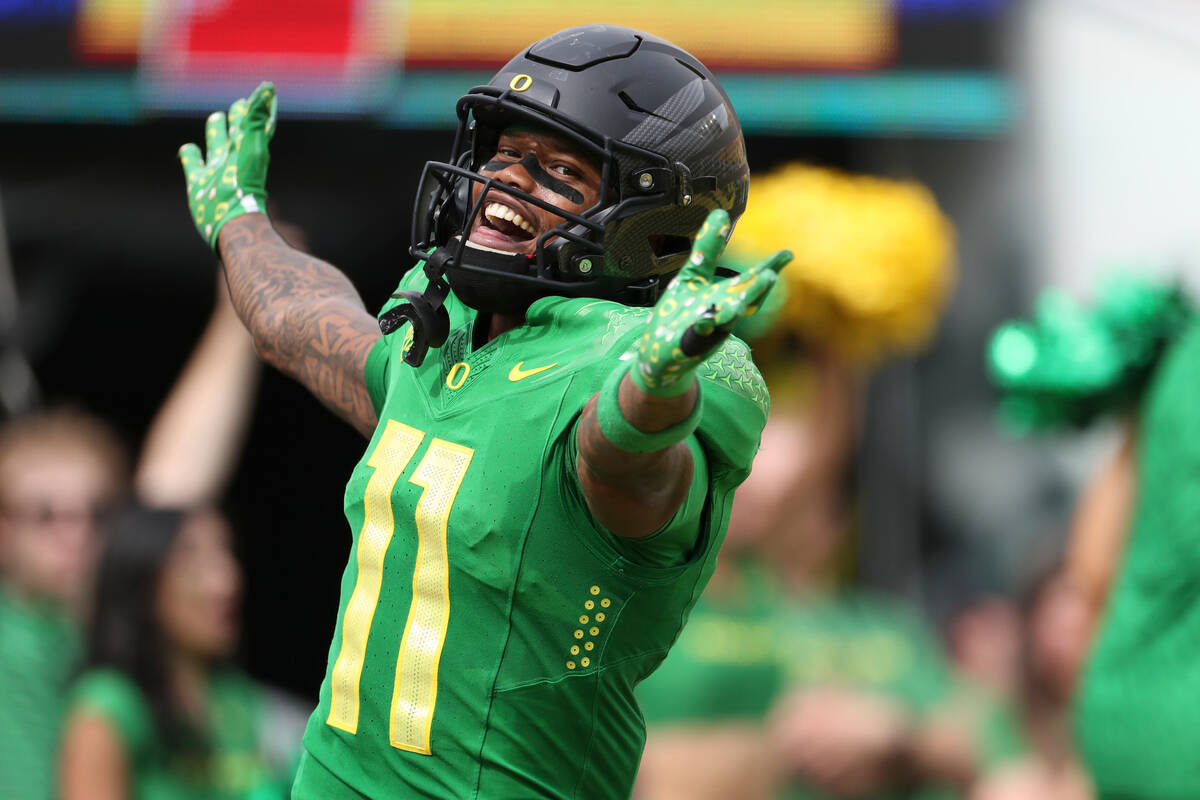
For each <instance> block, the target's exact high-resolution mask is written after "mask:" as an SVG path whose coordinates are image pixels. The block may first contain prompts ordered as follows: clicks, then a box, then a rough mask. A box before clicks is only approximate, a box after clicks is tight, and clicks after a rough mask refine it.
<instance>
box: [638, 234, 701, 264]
mask: <svg viewBox="0 0 1200 800" xmlns="http://www.w3.org/2000/svg"><path fill="white" fill-rule="evenodd" d="M646 241H647V242H649V243H650V252H652V253H654V255H655V257H656V258H658V259H659V260H662V259H665V258H671V257H673V256H686V255H687V254H688V253H689V252H691V249H692V240H691V239H689V238H688V237H686V236H672V235H670V234H654V235H653V236H647V237H646Z"/></svg>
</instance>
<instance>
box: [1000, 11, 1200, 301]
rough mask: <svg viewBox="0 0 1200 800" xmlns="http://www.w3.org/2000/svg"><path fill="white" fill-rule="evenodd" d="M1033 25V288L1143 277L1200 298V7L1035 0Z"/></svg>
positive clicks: (1026, 144) (1025, 32) (1027, 24)
mask: <svg viewBox="0 0 1200 800" xmlns="http://www.w3.org/2000/svg"><path fill="white" fill-rule="evenodd" d="M1023 22H1024V24H1023V25H1021V26H1018V28H1019V31H1020V33H1019V38H1018V41H1017V45H1018V51H1019V52H1018V62H1017V63H1018V65H1019V66H1020V69H1021V70H1022V71H1024V72H1025V80H1026V83H1027V87H1028V102H1029V105H1028V109H1027V110H1028V119H1027V120H1026V123H1025V126H1024V128H1023V135H1022V137H1021V138H1022V141H1023V147H1022V150H1021V152H1022V153H1024V157H1023V158H1022V159H1021V162H1020V163H1022V164H1023V165H1024V168H1027V169H1029V170H1031V174H1030V175H1029V179H1028V181H1027V182H1025V185H1026V186H1028V187H1029V190H1030V191H1031V192H1032V193H1033V197H1031V198H1029V200H1030V203H1029V204H1028V206H1027V208H1028V210H1029V211H1028V215H1027V220H1026V221H1027V223H1028V224H1029V226H1030V233H1031V234H1032V236H1031V238H1030V242H1029V244H1030V245H1031V253H1030V255H1031V256H1032V261H1033V268H1034V276H1033V281H1032V282H1033V283H1034V284H1035V285H1034V286H1032V287H1031V288H1033V289H1036V288H1038V287H1039V286H1044V285H1047V284H1054V285H1059V286H1064V287H1066V288H1068V289H1070V290H1071V291H1072V292H1074V293H1077V294H1079V295H1082V296H1087V295H1089V294H1090V290H1091V288H1092V287H1093V286H1094V285H1095V281H1096V278H1097V277H1098V276H1100V275H1102V274H1103V273H1105V272H1108V271H1111V269H1112V267H1113V266H1114V265H1121V264H1132V265H1145V266H1148V267H1152V268H1153V269H1155V270H1156V271H1157V272H1160V273H1169V274H1183V273H1186V277H1185V280H1186V281H1187V282H1188V284H1189V286H1190V287H1191V288H1192V290H1193V291H1195V292H1196V293H1197V296H1200V3H1198V2H1196V1H1195V0H1032V2H1030V4H1029V5H1028V7H1027V9H1026V13H1025V15H1024V20H1023Z"/></svg>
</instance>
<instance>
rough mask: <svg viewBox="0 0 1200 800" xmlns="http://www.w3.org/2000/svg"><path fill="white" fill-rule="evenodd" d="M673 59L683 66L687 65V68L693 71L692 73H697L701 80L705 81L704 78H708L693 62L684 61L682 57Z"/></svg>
mask: <svg viewBox="0 0 1200 800" xmlns="http://www.w3.org/2000/svg"><path fill="white" fill-rule="evenodd" d="M675 60H676V61H678V62H679V63H680V64H682V65H683V66H685V67H687V68H688V69H690V70H691V71H692V72H694V73H696V74H697V75H699V76H700V79H701V80H705V81H706V80H708V76H707V75H705V74H704V73H703V72H701V71H700V70H699V69H697V67H696V65H695V64H689V63H688V62H686V61H684V60H683V59H682V58H677V59H675Z"/></svg>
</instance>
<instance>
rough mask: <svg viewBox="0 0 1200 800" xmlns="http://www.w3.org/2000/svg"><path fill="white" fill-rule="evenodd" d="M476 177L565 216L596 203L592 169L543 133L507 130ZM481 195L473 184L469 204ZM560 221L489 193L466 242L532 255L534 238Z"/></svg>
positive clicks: (590, 162) (595, 175)
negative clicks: (521, 193) (542, 202)
mask: <svg viewBox="0 0 1200 800" xmlns="http://www.w3.org/2000/svg"><path fill="white" fill-rule="evenodd" d="M479 172H480V174H482V175H484V176H486V177H489V178H496V179H497V180H499V181H500V182H501V183H503V184H505V185H507V186H512V187H514V188H516V189H520V190H522V191H524V192H527V193H529V194H531V195H533V196H534V197H536V198H538V199H539V200H545V201H546V202H548V203H550V204H552V205H554V206H556V207H558V208H561V209H563V210H564V211H568V212H570V213H579V212H581V211H585V210H587V209H588V208H591V207H592V206H593V205H595V204H596V201H597V200H599V198H600V170H599V167H598V166H597V164H596V163H595V162H594V161H593V160H591V159H590V158H587V157H585V156H583V155H581V154H580V153H579V152H578V150H576V149H575V148H573V147H571V146H570V144H568V143H567V142H565V141H563V140H562V139H559V138H558V137H555V136H552V135H550V134H548V133H541V132H537V131H532V130H523V129H520V128H509V129H508V130H506V131H505V132H504V133H503V134H501V136H500V141H499V143H498V144H497V145H496V153H495V155H493V156H492V158H491V159H490V160H489V161H488V163H486V164H484V165H483V166H482V167H481V168H480V170H479ZM480 191H482V187H481V186H480V185H478V184H476V185H475V188H474V190H473V193H472V198H471V199H472V201H473V202H477V201H478V200H479V193H480ZM562 221H563V217H561V216H559V215H557V214H554V213H552V212H549V211H546V210H545V209H542V208H538V207H537V206H534V205H531V204H528V203H523V202H521V201H520V200H518V199H517V198H515V197H513V196H512V195H510V194H507V193H505V192H498V191H492V192H490V193H489V194H488V197H487V198H486V201H485V202H484V204H483V208H482V210H481V211H480V213H479V216H478V217H477V218H476V219H475V220H474V222H473V223H472V225H471V234H470V241H472V242H474V243H475V244H479V245H483V246H485V247H491V248H493V249H496V250H504V251H506V252H510V253H532V252H534V250H535V249H536V248H537V237H538V236H540V235H541V234H542V233H544V232H546V231H548V230H550V229H551V228H553V227H554V226H556V225H558V224H559V223H561V222H562Z"/></svg>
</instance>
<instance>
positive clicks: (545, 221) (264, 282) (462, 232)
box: [180, 26, 790, 800]
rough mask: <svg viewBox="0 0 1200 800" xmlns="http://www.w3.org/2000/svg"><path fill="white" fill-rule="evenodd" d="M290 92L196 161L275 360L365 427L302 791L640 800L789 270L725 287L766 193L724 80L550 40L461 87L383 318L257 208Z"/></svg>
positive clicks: (193, 151) (620, 34)
mask: <svg viewBox="0 0 1200 800" xmlns="http://www.w3.org/2000/svg"><path fill="white" fill-rule="evenodd" d="M275 107H276V99H275V96H274V90H273V87H272V86H271V85H270V84H263V85H261V86H260V87H259V88H258V89H257V90H256V91H255V92H254V94H253V95H251V96H250V98H249V99H248V100H239V101H238V102H236V103H234V104H233V106H232V107H231V108H230V111H229V114H228V116H227V115H225V114H222V113H216V114H213V115H211V116H210V117H209V119H208V123H207V126H206V133H207V154H206V155H207V160H205V158H204V157H203V156H202V154H201V152H200V150H199V148H197V147H196V146H195V145H185V146H184V147H183V148H182V149H181V152H180V157H181V160H182V162H183V167H184V172H185V174H186V177H187V190H188V201H189V205H190V209H191V212H192V215H193V219H194V221H195V223H196V226H197V228H198V229H199V231H200V233H201V235H202V236H203V237H204V238H205V239H206V240H207V241H208V242H209V244H210V245H211V246H212V247H213V248H214V249H215V250H216V252H217V253H218V254H219V256H220V257H221V260H222V261H223V263H224V269H225V275H226V277H227V279H228V282H229V286H230V290H231V292H232V295H233V299H234V303H235V305H236V307H237V309H238V312H239V315H240V316H241V318H242V319H243V321H244V322H245V323H246V326H247V327H248V328H249V329H250V331H251V333H252V334H253V336H254V338H255V342H256V345H257V347H258V350H259V352H260V353H261V354H262V355H263V356H264V357H265V358H266V359H267V360H268V361H269V362H270V363H272V364H274V365H275V366H277V367H278V368H280V369H282V370H283V371H285V372H287V373H289V374H291V375H292V376H294V377H295V378H296V379H297V380H299V381H301V382H302V383H303V384H304V385H305V386H307V387H308V388H309V389H310V390H311V391H312V392H313V393H314V394H315V395H316V396H317V397H318V398H320V399H321V400H322V401H323V402H324V403H325V404H326V405H328V406H329V407H330V408H331V409H332V410H333V411H335V412H336V413H337V414H338V415H339V416H341V417H342V418H343V419H344V420H346V421H347V422H349V423H350V424H352V425H354V426H355V427H356V428H357V429H358V430H360V431H361V432H362V433H363V434H364V436H366V437H368V438H369V442H368V445H367V448H366V452H365V454H364V456H363V458H362V460H361V461H360V462H359V464H358V465H357V467H356V468H355V469H354V472H353V474H352V475H351V477H350V480H349V483H348V485H347V488H346V495H345V508H346V516H347V519H348V521H349V524H350V529H351V532H352V534H353V548H352V550H351V554H350V559H349V564H348V566H347V568H346V571H345V574H344V577H343V579H342V594H341V606H340V608H339V611H338V622H337V626H336V628H335V630H334V633H333V641H332V644H331V646H330V653H329V667H328V672H327V674H326V677H325V681H324V683H323V684H322V687H321V694H320V704H319V706H318V708H317V710H316V711H315V712H314V714H313V717H312V718H311V720H310V722H309V726H308V730H307V733H306V735H305V750H306V752H305V755H304V758H303V761H302V763H301V766H300V771H299V774H298V777H297V780H296V785H295V788H294V790H293V791H294V797H297V798H322V799H323V800H325V799H327V798H339V797H354V798H358V797H412V796H418V795H419V796H425V797H455V798H466V797H486V798H508V797H523V798H524V797H584V798H588V797H595V798H613V797H620V796H626V795H628V794H629V792H630V787H631V785H632V783H633V778H634V774H635V772H636V770H637V765H638V759H639V756H640V754H641V749H642V745H643V741H644V737H645V732H644V726H643V723H642V718H641V714H640V712H639V710H638V707H637V703H636V701H635V700H634V696H633V688H634V686H635V685H636V684H637V683H638V682H639V681H640V680H641V679H642V678H644V677H645V676H646V675H647V674H649V673H650V672H652V671H653V670H654V668H655V667H656V666H657V665H658V664H659V662H660V661H661V660H662V659H663V657H664V655H665V654H666V652H667V650H668V648H669V647H670V646H671V643H672V642H673V641H674V640H675V638H676V636H677V635H678V633H679V631H680V629H681V627H682V626H683V624H684V621H685V620H686V618H687V615H688V610H689V609H690V608H691V606H692V603H693V602H694V600H695V598H696V597H697V595H698V594H699V592H700V590H701V589H702V588H703V586H704V583H705V582H706V581H707V579H708V576H709V574H710V573H711V571H712V567H713V563H714V560H715V556H716V553H717V550H718V548H719V546H720V543H721V539H722V537H723V535H724V531H725V526H726V523H727V521H728V516H729V505H730V500H731V497H732V494H733V490H734V488H735V487H736V486H737V485H738V484H739V483H740V482H741V481H742V480H743V479H744V478H745V476H746V475H747V473H748V471H749V468H750V462H751V459H752V457H753V454H754V452H755V450H756V448H757V446H758V440H759V434H760V431H761V430H762V427H763V424H764V421H765V419H766V410H767V403H768V398H767V393H766V388H765V386H764V384H763V382H762V379H761V376H760V375H759V373H758V371H757V369H755V367H754V365H753V363H752V362H751V360H750V358H749V354H748V351H747V348H746V347H745V345H743V344H742V343H741V342H739V341H738V340H736V339H731V338H728V334H729V330H730V329H731V328H732V327H733V325H734V324H735V323H736V322H737V321H738V319H740V318H742V317H743V316H745V315H747V314H749V313H752V311H753V310H754V309H756V308H757V306H758V305H759V304H760V303H761V302H762V300H763V299H764V297H765V296H766V294H767V293H768V292H769V291H770V289H771V287H772V285H773V284H774V283H775V280H776V276H777V273H778V271H779V269H780V268H782V266H783V265H784V264H785V263H786V262H787V260H789V259H790V254H788V253H785V252H780V253H776V254H774V255H773V256H771V257H770V258H768V259H766V260H765V261H763V262H762V263H761V264H759V265H757V266H756V267H754V268H753V269H750V270H748V271H747V272H746V273H744V274H743V275H741V276H737V277H730V278H723V277H721V276H718V275H717V274H716V273H715V270H716V265H715V261H716V259H717V257H718V255H719V253H720V251H721V249H722V247H723V246H724V243H725V241H726V240H727V238H728V236H729V233H730V229H731V226H732V224H733V222H734V221H735V220H736V219H737V217H738V215H739V214H740V213H741V212H742V210H743V208H744V206H745V200H746V191H747V185H748V168H747V163H746V155H745V145H744V142H743V138H742V134H741V129H740V126H739V124H738V120H737V117H736V115H735V114H734V111H733V109H732V107H731V106H730V104H729V100H728V98H727V96H726V95H725V93H724V91H723V90H722V89H721V87H720V86H719V84H718V83H717V81H716V80H715V79H714V78H713V76H712V74H711V73H710V72H709V71H708V70H707V69H706V68H705V67H704V66H703V65H702V64H701V63H700V62H699V61H697V60H696V59H695V58H693V57H692V56H691V55H689V54H688V53H686V52H684V51H683V50H681V49H679V48H678V47H675V46H674V45H672V44H670V43H669V42H666V41H663V40H662V39H659V38H657V37H654V36H651V35H649V34H645V33H642V32H639V31H634V30H630V29H628V28H620V27H613V26H586V27H579V28H572V29H569V30H566V31H562V32H560V33H558V34H555V35H553V36H551V37H549V38H547V39H544V40H542V41H540V42H537V43H535V44H533V45H531V46H530V47H529V48H528V49H526V50H524V51H523V52H521V53H520V54H519V55H517V56H516V57H515V58H513V59H512V60H511V61H510V62H509V63H508V64H507V65H506V66H505V67H504V68H503V69H501V70H500V72H499V73H497V74H496V76H495V77H494V78H493V79H492V80H491V81H490V82H489V83H488V84H487V85H486V86H478V87H475V88H473V89H471V90H470V92H468V93H467V94H466V95H465V96H463V97H462V98H461V99H460V100H459V101H458V104H457V111H458V117H459V125H458V130H457V133H456V136H455V139H454V144H453V146H452V149H451V153H450V157H449V159H448V160H447V161H445V162H430V163H429V164H428V165H427V166H426V168H425V172H424V174H423V177H422V181H421V184H420V186H419V188H418V204H417V206H418V207H417V210H416V212H415V216H414V223H413V243H412V248H411V254H412V256H413V257H414V258H415V259H417V260H418V262H419V263H418V264H417V266H416V267H414V268H413V269H412V270H410V271H409V272H408V273H407V274H406V275H405V276H404V277H403V279H402V280H401V283H400V289H399V290H398V291H397V293H396V294H395V295H394V296H393V298H392V299H391V300H390V301H389V302H388V303H387V304H385V306H384V308H383V310H382V312H381V315H380V317H379V319H378V320H377V319H376V318H375V317H374V316H372V315H371V314H370V313H368V312H367V310H366V309H365V307H364V306H363V303H362V301H361V300H360V299H359V297H358V294H357V293H356V292H355V290H354V287H353V286H352V285H351V283H350V282H349V280H348V279H347V278H346V277H345V276H344V275H342V273H340V272H339V271H337V270H336V269H335V268H333V267H332V266H330V265H329V264H326V263H324V262H322V261H320V260H318V259H315V258H312V257H310V256H307V255H304V254H302V253H299V252H297V251H295V250H293V249H291V248H290V247H288V246H287V245H286V243H284V242H283V241H282V240H281V239H280V237H279V236H278V235H277V234H276V233H275V231H274V230H273V229H272V226H271V223H270V221H269V220H268V219H267V217H266V216H264V215H263V213H262V208H263V203H264V199H265V194H266V193H265V188H264V187H265V179H266V171H267V161H268V152H267V147H268V142H269V140H270V138H271V135H272V133H273V132H274V128H275ZM381 330H382V333H381Z"/></svg>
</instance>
